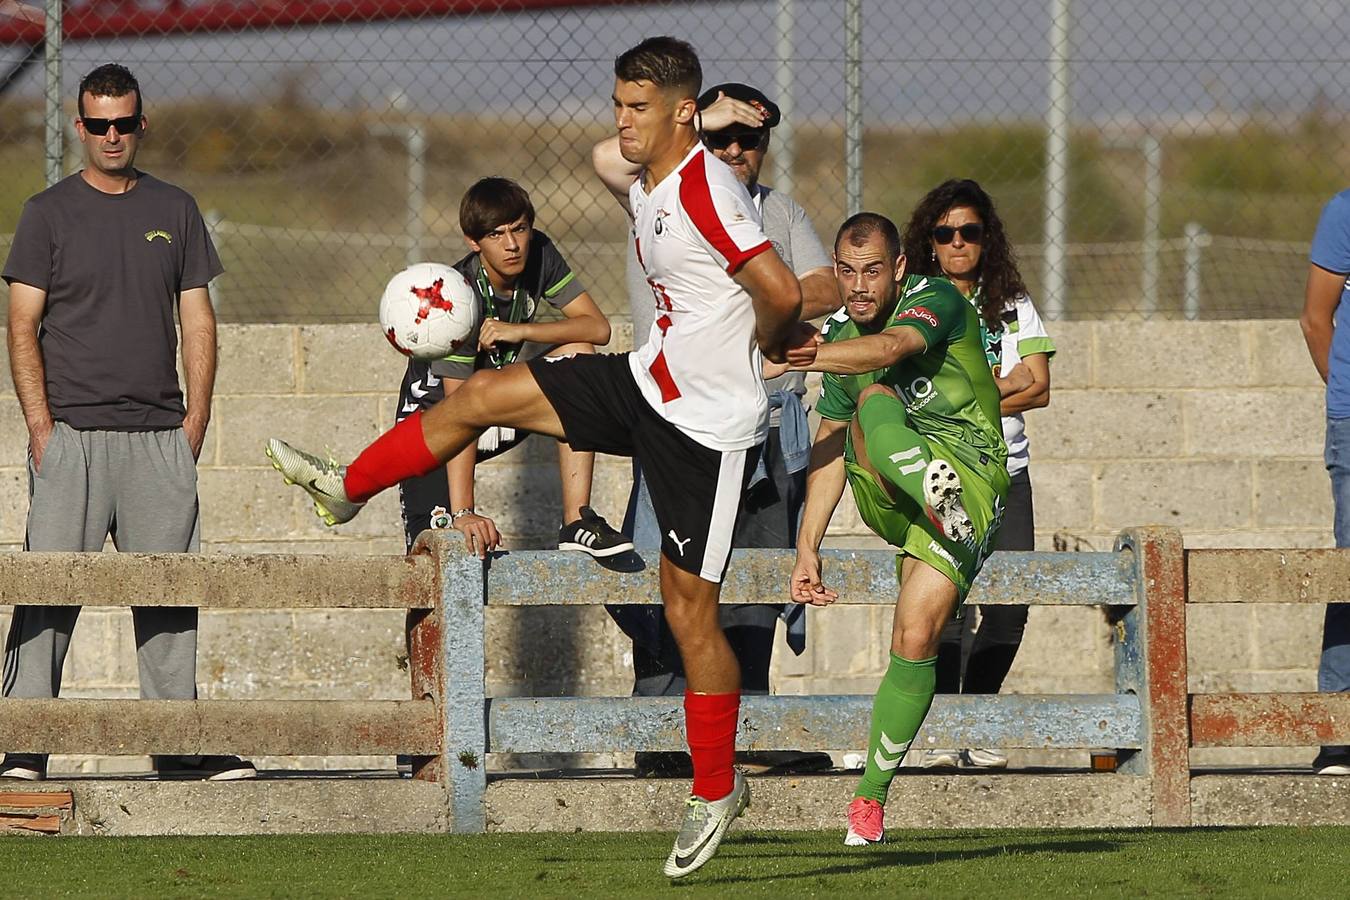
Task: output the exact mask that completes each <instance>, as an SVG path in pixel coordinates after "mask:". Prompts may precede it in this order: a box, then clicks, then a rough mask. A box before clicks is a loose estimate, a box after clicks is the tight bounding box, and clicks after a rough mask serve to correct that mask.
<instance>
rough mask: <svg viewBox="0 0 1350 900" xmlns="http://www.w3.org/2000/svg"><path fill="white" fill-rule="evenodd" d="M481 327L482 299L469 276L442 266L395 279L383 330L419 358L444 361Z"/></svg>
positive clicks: (418, 267) (424, 266) (383, 303)
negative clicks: (480, 309)
mask: <svg viewBox="0 0 1350 900" xmlns="http://www.w3.org/2000/svg"><path fill="white" fill-rule="evenodd" d="M477 327H478V297H477V296H476V295H475V294H474V290H473V288H472V287H471V286H470V285H469V282H467V281H465V280H464V276H463V275H461V274H459V272H458V271H457V270H455V269H453V268H451V267H450V266H446V265H442V264H441V263H416V264H414V265H411V266H409V267H408V268H406V269H404V270H403V271H402V272H399V273H398V274H397V275H395V276H394V277H393V278H391V279H389V284H388V285H387V286H386V287H385V289H384V296H383V297H381V298H380V328H381V329H383V331H384V336H385V337H386V338H388V339H389V343H391V344H393V345H394V349H395V350H397V351H398V352H399V353H402V354H403V355H404V356H411V357H412V358H413V359H444V358H445V357H447V356H449V355H450V354H451V353H453V352H454V351H456V350H458V349H459V348H460V347H461V346H463V344H464V342H465V341H467V340H468V338H469V336H470V335H472V334H473V333H474V329H476V328H477Z"/></svg>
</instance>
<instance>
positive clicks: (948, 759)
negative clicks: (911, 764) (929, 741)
mask: <svg viewBox="0 0 1350 900" xmlns="http://www.w3.org/2000/svg"><path fill="white" fill-rule="evenodd" d="M959 765H961V754H960V753H958V752H957V751H955V750H922V751H920V752H919V768H921V769H955V768H956V767H957V766H959Z"/></svg>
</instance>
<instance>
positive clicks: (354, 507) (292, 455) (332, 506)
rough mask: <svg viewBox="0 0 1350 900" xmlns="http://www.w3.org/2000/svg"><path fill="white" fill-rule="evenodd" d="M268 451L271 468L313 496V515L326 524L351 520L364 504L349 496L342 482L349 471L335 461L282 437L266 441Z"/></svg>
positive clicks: (288, 482)
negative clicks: (316, 454)
mask: <svg viewBox="0 0 1350 900" xmlns="http://www.w3.org/2000/svg"><path fill="white" fill-rule="evenodd" d="M266 453H267V458H268V459H270V460H271V461H272V468H274V469H276V470H277V471H278V472H280V473H281V474H282V476H283V477H284V478H285V479H286V483H287V484H298V485H299V486H300V487H302V488H304V489H305V493H307V494H309V495H310V496H311V497H313V498H314V514H315V515H317V516H318V517H319V518H320V519H323V521H324V524H326V525H329V526H330V527H331V526H333V525H341V524H342V523H343V522H350V521H351V520H352V519H354V518H355V517H356V514H357V513H359V512H360V511H361V507H363V506H365V504H364V503H353V502H352V501H351V500H348V499H347V489H346V488H345V487H343V484H342V479H343V476H344V475H346V472H347V470H346V467H344V466H339V465H338V464H337V462H336V461H335V460H332V459H329V460H323V459H320V458H319V457H317V456H315V455H313V454H312V453H306V452H305V451H303V450H297V449H296V448H295V447H292V446H291V445H290V444H288V443H286V442H285V441H283V440H281V439H280V438H272V439H271V440H269V441H268V442H267V450H266Z"/></svg>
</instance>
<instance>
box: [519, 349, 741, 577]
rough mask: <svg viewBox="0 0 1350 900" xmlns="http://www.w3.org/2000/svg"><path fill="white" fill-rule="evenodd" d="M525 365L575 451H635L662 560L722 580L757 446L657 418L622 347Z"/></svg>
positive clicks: (623, 453) (626, 453)
mask: <svg viewBox="0 0 1350 900" xmlns="http://www.w3.org/2000/svg"><path fill="white" fill-rule="evenodd" d="M527 365H528V366H529V367H530V372H531V373H532V374H533V375H534V379H535V381H537V382H538V383H539V388H540V390H542V391H543V392H544V396H545V397H547V398H548V402H549V403H550V404H551V405H552V406H553V409H554V411H555V412H557V413H558V418H559V420H561V422H562V426H563V432H564V433H565V434H566V435H567V443H569V444H570V445H571V446H572V449H573V450H594V451H596V452H599V453H610V454H613V455H615V456H632V457H636V459H637V460H638V462H639V463H640V464H641V466H642V474H643V476H644V477H645V478H646V479H647V489H648V491H649V492H650V493H651V497H652V509H653V510H654V511H655V513H656V523H657V525H658V526H659V527H660V529H661V552H662V553H663V554H665V556H666V558H668V559H669V560H670V561H671V562H672V563H674V564H675V565H676V566H677V567H679V568H681V569H683V570H685V571H686V572H691V573H693V574H694V575H697V576H698V577H699V578H702V579H704V580H705V581H711V582H714V583H716V582H720V581H721V580H722V575H723V574H724V573H725V572H726V569H727V560H728V559H730V557H731V537H732V533H733V532H734V531H735V530H736V518H737V516H738V514H739V513H740V508H741V497H742V496H744V494H745V488H746V485H747V484H748V483H749V480H750V475H751V474H752V473H753V472H754V469H755V463H756V461H757V460H758V458H759V448H758V447H751V448H749V449H747V450H713V449H711V448H709V447H705V446H703V445H702V444H700V443H699V442H698V441H695V440H694V439H693V438H691V437H689V436H688V435H687V434H685V433H684V432H683V431H680V430H679V429H678V428H676V427H675V426H674V425H672V424H670V423H669V422H667V421H666V420H665V419H663V418H661V416H660V414H658V413H657V412H656V410H654V409H652V408H651V406H650V405H649V404H648V403H647V401H646V400H644V399H643V398H642V392H641V391H639V390H638V386H637V383H636V382H635V381H634V380H633V373H632V370H630V369H629V368H628V354H627V353H601V354H586V355H584V356H571V357H565V358H562V359H556V360H550V359H544V358H541V359H532V360H530V361H529V363H527Z"/></svg>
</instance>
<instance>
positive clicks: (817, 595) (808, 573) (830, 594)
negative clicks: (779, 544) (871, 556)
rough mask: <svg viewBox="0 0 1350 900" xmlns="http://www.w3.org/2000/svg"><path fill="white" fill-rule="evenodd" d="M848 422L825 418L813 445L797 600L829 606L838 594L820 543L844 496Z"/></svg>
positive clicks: (795, 581)
mask: <svg viewBox="0 0 1350 900" xmlns="http://www.w3.org/2000/svg"><path fill="white" fill-rule="evenodd" d="M847 428H848V423H847V422H836V421H832V420H830V419H822V420H821V422H820V428H818V429H817V430H816V439H815V443H813V444H812V445H811V464H810V467H809V468H808V469H807V474H806V503H805V505H804V506H803V509H802V521H801V526H800V527H799V528H798V530H797V562H796V564H795V565H794V566H793V567H792V581H791V583H790V584H789V585H788V599H790V600H792V601H793V602H794V603H810V604H812V605H814V606H826V605H828V604H830V603H832V602H834V601H835V600H836V599H837V598H838V596H839V595H838V594H837V593H835V592H834V591H832V590H830V589H829V588H827V587H825V585H824V584H822V582H821V571H820V542H821V541H823V540H824V539H825V529H826V528H828V527H829V525H830V518H831V517H832V516H833V515H834V510H835V507H837V506H838V505H839V499H840V498H841V497H843V496H844V483H845V480H846V479H845V474H844V436H845V433H846V429H847Z"/></svg>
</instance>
